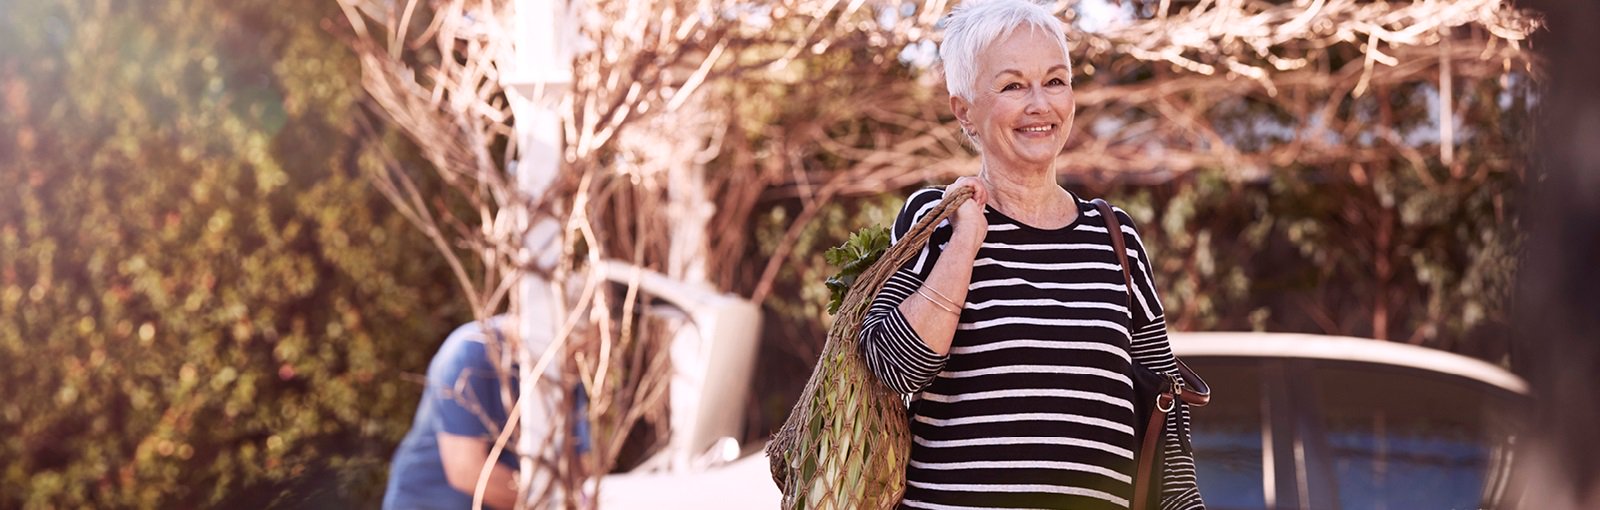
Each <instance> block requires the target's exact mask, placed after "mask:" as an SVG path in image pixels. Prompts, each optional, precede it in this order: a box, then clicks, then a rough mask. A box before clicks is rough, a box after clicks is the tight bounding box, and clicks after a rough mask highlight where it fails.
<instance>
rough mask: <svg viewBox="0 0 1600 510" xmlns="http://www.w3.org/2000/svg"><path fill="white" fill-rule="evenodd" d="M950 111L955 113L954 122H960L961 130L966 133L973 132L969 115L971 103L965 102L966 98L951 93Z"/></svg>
mask: <svg viewBox="0 0 1600 510" xmlns="http://www.w3.org/2000/svg"><path fill="white" fill-rule="evenodd" d="M950 113H954V114H955V115H956V122H957V123H960V124H961V129H962V130H964V131H966V132H968V133H972V132H974V130H973V129H974V128H973V126H972V116H971V113H972V103H969V102H967V100H966V99H962V97H961V96H957V95H953V94H952V95H951V96H950Z"/></svg>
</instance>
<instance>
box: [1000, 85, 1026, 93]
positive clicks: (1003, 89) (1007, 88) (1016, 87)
mask: <svg viewBox="0 0 1600 510" xmlns="http://www.w3.org/2000/svg"><path fill="white" fill-rule="evenodd" d="M1020 88H1022V84H1021V83H1008V84H1006V86H1004V87H1001V88H1000V91H1001V92H1005V91H1007V90H1017V89H1020Z"/></svg>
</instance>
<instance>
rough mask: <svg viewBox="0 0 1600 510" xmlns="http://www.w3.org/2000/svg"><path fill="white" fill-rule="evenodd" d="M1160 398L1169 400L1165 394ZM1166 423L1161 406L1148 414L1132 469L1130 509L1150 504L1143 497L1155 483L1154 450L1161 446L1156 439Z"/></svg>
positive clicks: (1134, 509) (1143, 509) (1137, 508)
mask: <svg viewBox="0 0 1600 510" xmlns="http://www.w3.org/2000/svg"><path fill="white" fill-rule="evenodd" d="M1161 396H1163V397H1168V398H1169V399H1170V398H1171V397H1169V396H1168V395H1167V394H1165V393H1163V394H1162V395H1161ZM1157 398H1160V397H1157ZM1169 401H1170V400H1169ZM1166 423H1167V412H1166V411H1162V410H1161V406H1156V410H1155V411H1154V412H1152V413H1150V425H1148V426H1146V427H1145V430H1144V444H1142V445H1139V463H1138V464H1137V466H1136V467H1135V468H1134V469H1135V470H1136V472H1135V473H1134V477H1133V506H1130V507H1128V508H1130V509H1133V510H1145V509H1147V508H1149V504H1150V502H1149V501H1145V495H1146V494H1149V493H1150V484H1152V483H1155V478H1156V477H1155V473H1154V471H1155V458H1156V448H1160V444H1161V440H1160V439H1157V438H1159V437H1162V434H1161V429H1162V427H1163V426H1164V425H1165V424H1166Z"/></svg>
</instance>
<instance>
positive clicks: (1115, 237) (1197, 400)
mask: <svg viewBox="0 0 1600 510" xmlns="http://www.w3.org/2000/svg"><path fill="white" fill-rule="evenodd" d="M1093 203H1094V207H1095V209H1098V210H1099V211H1100V216H1101V217H1104V218H1105V219H1106V233H1107V234H1109V235H1110V236H1111V248H1112V250H1113V251H1116V252H1117V265H1118V266H1119V267H1121V268H1122V282H1123V284H1124V285H1126V286H1127V287H1128V310H1129V311H1130V313H1131V311H1132V310H1133V303H1134V293H1135V292H1138V290H1136V289H1135V288H1134V285H1133V273H1131V272H1129V271H1128V268H1129V267H1130V266H1129V265H1128V245H1127V243H1126V242H1125V241H1123V239H1122V222H1121V221H1120V220H1118V219H1117V214H1116V212H1115V211H1113V210H1112V209H1111V204H1109V203H1107V202H1106V201H1105V199H1102V198H1096V199H1094V200H1093ZM1128 341H1129V343H1130V345H1129V346H1128V347H1129V348H1130V349H1131V348H1132V347H1133V346H1132V345H1131V344H1132V341H1133V337H1132V336H1131V335H1130V336H1129V337H1128ZM1129 354H1130V355H1131V354H1132V353H1131V352H1130V353H1129ZM1172 359H1173V360H1175V361H1177V362H1178V378H1179V379H1180V380H1182V381H1183V388H1182V391H1179V392H1178V398H1179V399H1181V400H1183V402H1184V403H1186V404H1189V405H1191V406H1195V407H1200V406H1204V405H1206V404H1208V403H1211V386H1210V385H1208V384H1206V381H1205V379H1202V378H1200V374H1197V373H1195V372H1194V370H1190V369H1189V365H1188V364H1186V363H1184V362H1183V359H1181V358H1178V356H1177V355H1173V356H1172Z"/></svg>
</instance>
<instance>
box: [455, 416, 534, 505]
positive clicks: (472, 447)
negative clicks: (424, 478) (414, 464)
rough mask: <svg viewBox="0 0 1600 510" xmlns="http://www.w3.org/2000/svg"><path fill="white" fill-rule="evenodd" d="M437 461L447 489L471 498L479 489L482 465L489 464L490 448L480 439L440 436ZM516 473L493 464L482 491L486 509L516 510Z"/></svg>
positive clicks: (503, 465)
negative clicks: (449, 488) (446, 483)
mask: <svg viewBox="0 0 1600 510" xmlns="http://www.w3.org/2000/svg"><path fill="white" fill-rule="evenodd" d="M438 436H439V458H440V460H441V461H443V463H444V476H445V479H446V480H449V481H450V487H451V488H453V489H455V490H457V491H460V492H462V493H464V494H468V495H471V494H472V493H473V492H474V491H476V490H477V488H478V474H479V473H481V472H482V470H483V463H484V462H487V461H488V460H489V448H490V447H491V446H493V445H491V444H490V443H489V441H486V440H484V439H483V438H478V437H471V436H458V435H455V434H448V433H444V432H440V433H439V434H438ZM516 501H517V473H516V471H513V470H512V469H511V468H508V467H506V465H505V464H501V463H499V462H495V463H494V468H493V469H492V470H491V471H490V472H489V483H488V484H486V485H485V486H484V489H483V506H484V507H485V508H494V509H504V510H509V509H511V508H514V507H515V506H516Z"/></svg>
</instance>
